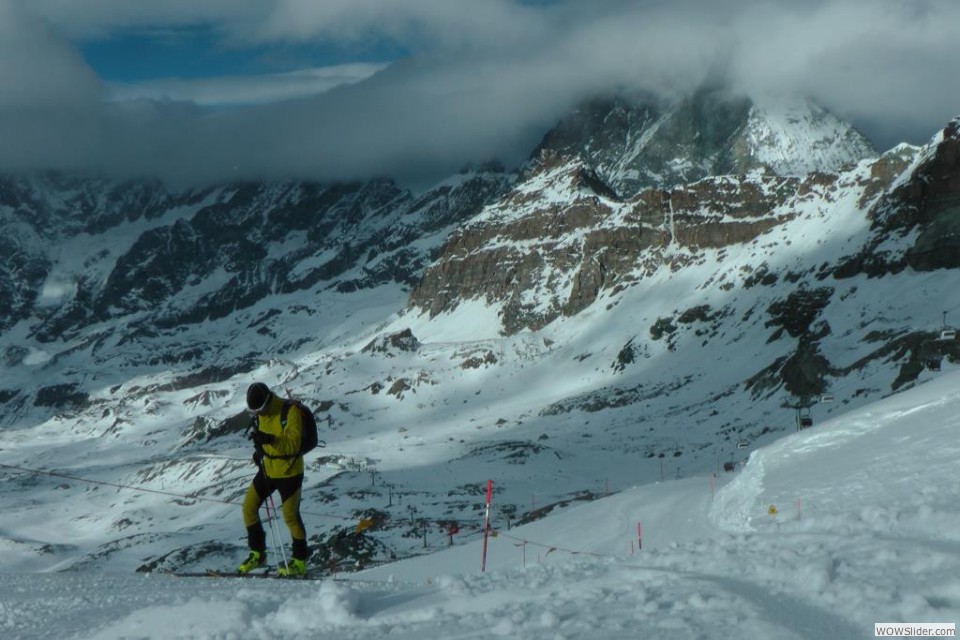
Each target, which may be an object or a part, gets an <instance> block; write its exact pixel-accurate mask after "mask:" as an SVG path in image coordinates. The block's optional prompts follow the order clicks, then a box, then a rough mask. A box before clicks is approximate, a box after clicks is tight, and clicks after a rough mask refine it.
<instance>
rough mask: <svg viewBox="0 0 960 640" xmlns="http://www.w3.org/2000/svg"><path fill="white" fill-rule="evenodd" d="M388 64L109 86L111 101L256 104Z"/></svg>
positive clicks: (349, 80) (361, 76) (351, 79)
mask: <svg viewBox="0 0 960 640" xmlns="http://www.w3.org/2000/svg"><path fill="white" fill-rule="evenodd" d="M386 66H388V65H387V64H385V63H352V64H342V65H335V66H330V67H318V68H314V69H299V70H297V71H289V72H286V73H274V74H262V75H254V76H220V77H216V78H201V79H183V78H163V79H160V80H151V81H147V82H140V83H129V84H123V83H116V84H113V85H111V86H110V92H109V93H110V99H111V100H113V101H115V102H128V101H131V100H144V99H146V100H156V101H183V102H191V103H193V104H197V105H200V106H205V107H223V106H239V105H257V104H269V103H273V102H280V101H284V100H293V99H297V98H304V97H308V96H315V95H318V94H321V93H324V92H326V91H329V90H330V89H333V88H334V87H337V86H340V85H345V84H355V83H357V82H360V81H362V80H366V79H367V78H369V77H370V76H372V75H373V74H374V73H377V72H378V71H381V70H382V69H384V68H385V67H386Z"/></svg>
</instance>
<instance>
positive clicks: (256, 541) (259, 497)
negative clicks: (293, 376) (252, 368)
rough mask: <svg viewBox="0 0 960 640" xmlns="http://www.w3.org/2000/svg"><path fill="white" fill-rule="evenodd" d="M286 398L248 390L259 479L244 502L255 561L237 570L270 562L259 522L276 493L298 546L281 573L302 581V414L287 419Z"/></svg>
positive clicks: (290, 408) (290, 413)
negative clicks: (265, 506) (269, 499)
mask: <svg viewBox="0 0 960 640" xmlns="http://www.w3.org/2000/svg"><path fill="white" fill-rule="evenodd" d="M285 404H287V403H285V402H284V400H283V399H282V398H278V397H277V396H276V394H274V393H273V392H272V391H270V388H269V387H267V385H265V384H264V383H262V382H255V383H253V384H252V385H250V387H249V388H248V389H247V410H248V411H249V412H250V413H251V414H253V420H254V424H255V426H256V429H254V431H253V433H252V435H251V440H253V444H254V454H253V461H254V463H255V464H256V465H257V474H256V476H254V478H253V480H252V481H251V483H250V486H249V487H248V488H247V494H246V496H245V497H244V499H243V523H244V525H245V526H246V528H247V544H248V546H249V547H250V555H249V556H248V557H247V559H246V560H245V561H244V562H243V564H241V565H240V566H239V567H237V572H238V573H249V572H250V571H252V570H253V569H256V568H257V567H262V566H264V565H265V564H266V562H267V536H266V533H265V532H264V530H263V523H262V522H261V521H260V506H261V505H262V504H263V503H264V502H265V501H266V500H267V497H268V496H270V495H271V494H272V493H273V492H274V491H279V492H280V500H281V507H280V511H281V512H282V513H283V520H284V522H285V523H286V525H287V529H289V530H290V537H291V538H292V540H293V554H292V555H293V557H292V559H291V560H290V561H289V563H287V566H285V567H280V569H279V571H278V573H279V574H280V575H281V576H286V577H299V576H303V575H304V574H306V572H307V558H308V557H309V555H310V551H309V549H308V548H307V532H306V530H305V529H304V526H303V519H302V518H301V517H300V490H301V488H302V487H303V455H302V454H301V453H300V431H301V419H300V411H299V409H297V407H296V406H295V405H290V404H287V407H286V412H285V413H286V416H283V415H282V414H283V413H284V405H285Z"/></svg>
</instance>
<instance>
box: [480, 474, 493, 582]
mask: <svg viewBox="0 0 960 640" xmlns="http://www.w3.org/2000/svg"><path fill="white" fill-rule="evenodd" d="M492 498H493V480H487V512H486V515H485V516H484V517H483V557H482V558H481V560H480V572H481V573H483V572H485V571H486V570H487V540H488V539H489V538H490V500H491V499H492Z"/></svg>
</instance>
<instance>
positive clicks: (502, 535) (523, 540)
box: [491, 531, 617, 559]
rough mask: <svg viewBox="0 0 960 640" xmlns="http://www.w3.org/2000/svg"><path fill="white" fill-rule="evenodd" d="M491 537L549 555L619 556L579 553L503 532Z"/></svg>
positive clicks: (608, 557)
mask: <svg viewBox="0 0 960 640" xmlns="http://www.w3.org/2000/svg"><path fill="white" fill-rule="evenodd" d="M491 537H494V538H507V539H509V540H515V541H516V542H519V543H521V544H525V545H527V544H528V545H530V546H533V547H541V548H543V549H546V550H547V554H549V553H552V552H554V551H563V552H564V553H569V554H570V555H573V556H591V557H593V558H607V559H614V558H616V557H617V556H611V555H608V554H604V553H597V552H595V551H577V550H575V549H567V548H565V547H561V546H559V545H555V544H543V543H542V542H535V541H533V540H527V539H526V538H518V537H517V536H512V535H510V534H509V533H503V532H502V531H498V532H497V533H496V535H493V536H491ZM518 546H519V545H518Z"/></svg>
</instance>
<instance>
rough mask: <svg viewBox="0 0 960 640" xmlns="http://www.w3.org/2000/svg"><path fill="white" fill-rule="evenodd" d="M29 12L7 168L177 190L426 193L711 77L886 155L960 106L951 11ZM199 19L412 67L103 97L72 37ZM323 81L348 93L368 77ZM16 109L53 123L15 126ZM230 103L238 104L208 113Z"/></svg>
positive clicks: (62, 3)
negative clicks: (435, 182) (254, 184)
mask: <svg viewBox="0 0 960 640" xmlns="http://www.w3.org/2000/svg"><path fill="white" fill-rule="evenodd" d="M22 2H23V0H20V3H19V4H18V3H17V2H15V0H0V25H2V26H0V29H7V32H6V33H5V34H3V35H6V36H8V37H2V38H0V48H2V52H3V54H4V55H3V56H2V57H0V80H4V82H2V83H0V87H3V88H2V89H0V91H3V92H4V93H3V94H0V136H2V137H3V139H4V140H5V141H6V140H7V139H9V138H8V136H13V139H15V140H16V141H17V143H18V144H20V145H25V146H28V147H29V148H30V152H29V153H28V154H27V155H26V156H24V155H23V154H19V153H14V152H12V151H11V150H10V147H9V146H8V145H6V144H5V145H4V149H0V168H8V169H9V168H16V167H18V166H22V165H23V164H24V162H25V158H27V159H29V161H30V162H29V164H30V166H35V165H42V164H44V163H47V164H50V165H58V163H59V165H62V164H69V165H71V166H73V165H79V166H88V167H90V168H95V169H106V170H110V171H117V172H121V171H126V172H140V173H145V174H152V173H157V174H160V175H163V176H166V177H170V178H174V179H179V180H213V179H229V178H233V177H247V178H254V177H276V178H281V177H301V178H304V177H312V178H317V179H348V178H364V177H369V176H373V175H392V176H399V177H401V178H403V179H406V180H410V181H414V182H418V181H419V182H422V181H428V180H430V179H432V178H440V177H442V176H443V175H444V174H445V173H449V172H452V171H455V170H456V169H457V168H459V166H461V165H462V164H464V163H466V162H470V161H477V160H484V159H487V158H490V157H494V156H496V157H500V158H501V159H503V160H505V161H507V162H511V161H519V160H521V159H522V158H523V157H524V156H525V154H527V153H529V152H530V150H531V149H532V148H533V146H535V145H536V143H537V142H538V141H539V137H540V136H542V134H543V133H544V132H545V130H546V128H547V127H549V126H551V125H552V124H553V123H554V122H555V121H556V120H557V119H558V118H559V117H561V116H562V115H563V113H564V112H565V111H566V110H567V109H569V108H571V107H572V106H573V105H574V104H576V102H577V101H578V100H580V99H582V98H584V97H586V96H589V95H591V94H593V93H597V92H602V91H607V90H610V89H611V88H637V89H647V90H655V91H659V92H666V93H670V94H674V95H678V94H682V93H683V92H685V91H689V90H690V89H691V88H693V87H694V86H696V85H697V83H699V82H701V81H702V80H703V79H704V77H705V76H706V75H707V74H709V73H722V74H724V75H725V77H726V78H727V79H728V80H729V81H730V82H731V83H733V84H734V85H735V86H736V87H738V88H739V89H741V90H743V91H745V92H748V93H751V94H758V93H765V92H776V93H789V92H792V91H799V92H801V93H805V94H808V95H811V96H812V97H814V98H815V99H817V100H818V101H820V102H821V103H822V104H824V105H825V106H826V107H828V108H830V109H832V110H833V111H835V112H836V113H838V114H839V115H841V116H844V117H847V118H849V119H851V120H852V121H853V122H854V123H855V124H858V125H859V126H861V127H862V128H863V129H864V130H865V131H866V132H867V133H868V134H870V135H871V136H873V138H874V140H875V141H876V142H877V144H878V145H879V146H880V147H881V148H886V147H888V146H892V145H893V144H894V143H896V142H899V141H901V140H907V141H910V142H922V141H925V140H926V139H928V138H929V137H930V136H932V135H933V133H934V132H935V131H936V130H937V129H939V128H940V127H941V126H943V125H944V124H945V123H946V121H947V120H948V119H949V118H950V117H952V116H953V115H956V114H957V113H960V84H958V83H956V82H955V81H954V78H955V76H956V70H957V69H958V68H960V39H957V38H956V37H955V34H954V33H953V31H955V25H957V24H960V3H957V2H956V1H955V0H913V1H912V2H909V3H905V2H902V1H900V0H791V1H789V2H788V1H786V0H765V1H763V2H759V1H756V0H709V1H708V0H670V1H667V0H649V1H641V0H589V1H587V0H567V1H558V2H547V3H538V4H533V3H531V2H522V3H521V2H517V1H511V0H484V1H483V2H476V0H325V1H324V2H315V1H312V0H311V1H307V0H272V1H267V0H260V1H255V0H229V1H226V0H224V1H209V2H204V3H197V2H179V1H174V0H171V1H169V2H164V3H130V2H126V1H124V2H120V0H85V1H84V2H83V3H79V2H77V1H76V0H73V1H72V2H71V1H68V0H31V4H30V7H31V9H30V10H29V12H28V11H27V9H25V8H23V7H24V5H23V4H22ZM81 6H82V7H83V9H84V11H81V10H80V7H81ZM17 7H20V10H17ZM241 9H242V10H243V11H247V14H244V13H243V11H241ZM4 12H5V13H4ZM28 14H29V15H28ZM37 15H42V16H44V21H45V22H43V23H41V22H39V21H38V19H36V18H35V16H37ZM247 15H249V16H252V18H248V17H246V16H247ZM31 16H34V17H33V18H31ZM44 24H46V25H53V26H49V27H44V26H43V25H44ZM196 24H204V25H207V26H212V27H215V30H216V31H217V32H218V33H222V37H223V39H224V42H225V43H229V44H230V45H231V46H242V43H243V42H244V41H248V42H257V43H263V42H273V43H284V42H290V43H297V42H312V43H326V44H327V45H329V46H335V45H343V46H345V47H350V46H357V45H358V44H362V43H364V42H370V41H372V40H377V39H388V40H390V41H391V42H394V43H396V44H398V45H400V46H401V47H403V48H406V49H408V50H410V51H413V52H415V55H413V56H412V57H410V58H407V59H405V60H402V61H398V62H396V63H394V64H393V65H391V66H390V67H388V68H384V69H382V70H380V71H379V72H378V73H375V74H373V75H371V76H370V77H368V78H366V79H365V80H363V81H361V82H358V83H356V84H351V85H341V86H338V87H336V88H334V89H332V90H328V87H329V86H330V84H332V82H333V80H332V78H331V76H329V75H327V76H323V73H327V72H320V71H311V72H306V71H305V72H301V73H299V74H291V75H280V76H262V77H258V78H250V79H244V78H213V79H206V80H202V81H201V80H189V81H186V80H178V79H169V80H164V81H155V82H151V83H146V84H143V85H140V86H137V87H130V86H126V87H113V88H112V89H113V91H112V93H109V94H107V93H105V92H104V88H103V86H102V83H100V81H99V80H98V79H97V78H96V77H95V76H94V75H93V74H92V72H91V71H90V70H89V69H88V68H86V66H85V65H84V64H83V62H82V60H81V59H80V58H79V57H78V56H77V55H76V54H75V53H74V52H73V51H72V49H71V46H70V45H69V44H68V43H69V40H68V39H67V38H68V37H73V36H74V35H75V34H79V33H101V34H102V33H109V32H110V31H111V29H117V28H121V27H124V28H126V27H137V28H146V27H150V28H158V29H159V28H172V27H176V26H177V25H196ZM118 25H119V26H118ZM21 26H23V27H24V28H25V29H26V31H23V30H22V29H20V27H21ZM24 33H28V34H29V35H26V36H25V35H23V34H24ZM9 34H13V35H12V37H10V36H9ZM58 34H60V35H58ZM328 71H330V70H328ZM336 71H338V72H345V75H343V76H342V77H341V78H339V79H345V80H348V81H351V80H355V79H356V78H358V77H360V76H363V75H366V74H368V73H369V72H371V71H373V68H371V67H355V68H340V69H337V70H336ZM303 80H307V81H308V84H307V85H306V88H305V87H304V85H302V84H300V81H303ZM11 88H12V89H11ZM319 92H323V93H321V94H318V93H319ZM11 96H13V97H11ZM111 96H112V99H111ZM160 97H163V100H159V99H157V100H152V99H144V98H160ZM117 98H123V101H118V100H117ZM133 98H140V99H136V100H134V99H133ZM280 100H282V101H280ZM178 101H179V102H178ZM16 104H20V105H21V106H22V105H24V104H30V105H38V104H45V105H47V106H48V107H49V108H50V109H52V111H50V112H47V111H44V110H43V109H32V111H31V110H29V109H28V111H31V113H30V115H29V117H26V116H24V109H22V108H21V110H20V111H19V112H17V113H19V115H17V114H16V113H14V110H13V107H12V106H11V105H16ZM224 104H232V105H246V106H235V107H233V108H229V109H222V108H204V107H205V106H214V105H215V106H218V107H219V106H222V105H224ZM4 105H6V107H5V106H4ZM51 105H54V106H51ZM25 123H26V124H25ZM45 124H46V125H49V126H44V125H45Z"/></svg>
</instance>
